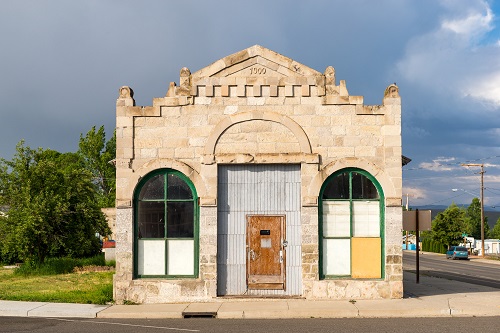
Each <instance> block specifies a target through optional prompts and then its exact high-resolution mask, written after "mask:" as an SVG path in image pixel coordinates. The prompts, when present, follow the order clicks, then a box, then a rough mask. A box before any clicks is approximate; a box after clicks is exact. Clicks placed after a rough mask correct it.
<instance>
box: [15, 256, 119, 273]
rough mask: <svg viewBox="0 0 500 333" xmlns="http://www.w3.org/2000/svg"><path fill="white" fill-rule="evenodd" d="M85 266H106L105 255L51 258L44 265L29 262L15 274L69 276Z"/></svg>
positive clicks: (17, 269)
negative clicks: (68, 274)
mask: <svg viewBox="0 0 500 333" xmlns="http://www.w3.org/2000/svg"><path fill="white" fill-rule="evenodd" d="M84 266H106V261H105V259H104V254H99V255H97V256H94V257H90V258H82V259H75V258H66V257H65V258H49V259H47V260H45V262H44V263H43V264H39V263H37V262H36V261H28V262H25V263H24V264H22V265H21V266H20V267H19V268H16V270H15V271H14V274H16V275H22V276H37V275H57V274H67V273H71V272H73V270H74V269H75V267H84ZM108 266H109V265H108Z"/></svg>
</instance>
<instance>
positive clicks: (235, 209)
mask: <svg viewBox="0 0 500 333" xmlns="http://www.w3.org/2000/svg"><path fill="white" fill-rule="evenodd" d="M300 188H301V186H300V165H291V164H286V165H284V164H283V165H281V164H280V165H277V164H276V165H275V164H256V165H222V166H219V170H218V213H217V219H218V229H217V239H218V240H217V242H218V243H217V244H218V245H217V246H218V258H217V259H218V261H217V270H218V271H217V273H218V274H217V275H218V282H217V286H218V289H217V292H218V294H219V295H244V294H248V295H300V294H302V266H301V246H300V244H301V227H300V202H301V200H300ZM247 214H277V215H283V214H284V215H285V216H286V239H287V241H288V247H287V249H286V251H287V252H286V291H283V290H247V285H246V258H245V253H246V251H245V249H246V230H245V229H246V215H247Z"/></svg>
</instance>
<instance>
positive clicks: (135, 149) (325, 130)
mask: <svg viewBox="0 0 500 333" xmlns="http://www.w3.org/2000/svg"><path fill="white" fill-rule="evenodd" d="M381 97H382V98H383V100H382V105H375V106H367V105H364V104H363V97H362V96H350V95H349V94H348V91H347V88H346V83H345V82H344V81H340V82H339V84H337V83H336V78H335V70H334V69H333V68H332V67H328V68H327V69H326V70H325V72H324V73H320V72H317V71H315V70H313V69H311V68H308V67H306V66H304V65H302V64H300V63H298V62H295V61H294V60H292V59H289V58H287V57H285V56H282V55H280V54H278V53H275V52H273V51H271V50H268V49H266V48H263V47H261V46H258V45H256V46H253V47H250V48H248V49H246V50H243V51H241V52H238V53H235V54H233V55H230V56H227V57H225V58H223V59H220V60H218V61H216V62H214V63H213V64H211V65H209V66H208V67H206V68H203V69H201V70H199V71H197V72H195V73H191V72H190V70H189V69H187V68H182V69H181V71H180V79H179V85H176V84H175V83H173V82H172V83H170V86H169V87H168V91H167V93H166V95H165V96H164V97H160V98H154V99H153V105H152V106H136V105H135V102H134V99H133V91H132V90H131V89H130V88H129V87H126V86H125V87H122V88H120V90H119V97H118V99H117V102H116V146H117V149H116V177H117V179H116V181H117V182H116V184H117V189H116V191H117V193H116V198H117V199H116V230H115V240H116V244H117V245H116V264H117V267H116V274H115V277H114V297H115V300H116V302H117V303H123V302H124V301H133V302H136V303H161V302H177V301H203V300H209V299H212V298H214V297H217V202H218V198H217V195H218V192H217V170H218V169H217V166H218V165H219V164H232V163H237V164H254V163H255V164H284V163H294V164H300V165H301V206H302V207H301V212H300V214H301V237H302V240H301V246H302V255H301V262H302V294H301V295H300V296H303V297H305V298H308V299H322V298H339V299H356V298H359V299H362V298H365V299H367V298H369V299H373V298H400V297H402V295H403V284H402V278H403V272H402V250H401V228H402V226H401V220H402V213H401V197H402V170H401V165H402V164H401V163H402V162H401V156H402V155H401V154H402V147H401V99H400V96H399V92H398V87H397V86H396V85H394V84H391V85H390V86H389V87H387V89H386V90H385V92H383V93H382V92H381ZM353 167H354V168H359V169H362V170H365V171H367V172H369V173H370V174H371V175H373V177H375V178H376V179H377V181H378V183H379V184H380V186H381V188H382V189H383V192H384V199H385V202H384V219H385V221H384V228H385V230H383V234H384V242H385V243H384V256H383V260H384V261H385V265H384V275H383V277H382V278H381V279H372V280H354V279H331V280H328V279H325V280H321V279H320V278H319V274H318V265H319V251H320V250H319V236H318V214H319V212H318V195H319V192H320V189H321V186H322V184H323V183H324V181H325V179H326V178H327V177H328V176H329V175H331V174H332V173H334V172H335V171H338V170H340V169H343V168H353ZM160 168H171V169H175V170H178V171H180V172H182V173H183V174H184V175H186V176H187V177H188V178H189V179H190V180H191V181H192V183H193V184H194V186H195V187H196V191H197V193H198V196H199V199H200V200H199V205H200V216H199V225H200V229H199V230H200V231H199V239H200V241H199V244H200V246H199V274H198V277H197V278H192V279H154V278H148V279H136V278H134V274H133V270H134V264H133V259H134V257H133V256H134V253H133V248H134V247H133V242H134V238H133V237H134V229H133V225H134V211H133V196H134V190H135V188H136V185H137V184H138V181H139V180H140V179H141V178H142V177H144V176H145V175H147V174H148V173H149V172H151V171H153V170H157V169H160Z"/></svg>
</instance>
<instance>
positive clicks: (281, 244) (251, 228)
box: [247, 215, 286, 290]
mask: <svg viewBox="0 0 500 333" xmlns="http://www.w3.org/2000/svg"><path fill="white" fill-rule="evenodd" d="M285 249H286V240H285V216H282V215H278V216H277V215H247V286H248V289H281V290H285V267H286V265H285V260H286V255H285Z"/></svg>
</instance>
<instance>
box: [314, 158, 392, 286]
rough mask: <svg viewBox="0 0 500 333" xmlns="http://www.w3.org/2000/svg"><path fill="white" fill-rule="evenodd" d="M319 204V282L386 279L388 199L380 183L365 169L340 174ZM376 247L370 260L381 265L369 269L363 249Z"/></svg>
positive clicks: (333, 177) (326, 187)
mask: <svg viewBox="0 0 500 333" xmlns="http://www.w3.org/2000/svg"><path fill="white" fill-rule="evenodd" d="M319 200H320V203H319V207H318V212H319V217H318V220H319V226H318V234H319V278H320V279H321V280H323V279H357V278H363V279H382V278H384V275H385V271H384V270H385V268H384V262H385V259H384V258H385V253H384V229H385V228H384V220H385V218H384V195H383V191H382V187H381V186H380V184H379V183H378V182H377V180H376V179H375V178H374V177H373V176H372V175H371V174H370V173H368V172H366V171H364V170H362V169H358V168H345V169H342V170H338V171H337V172H335V173H333V174H332V175H330V176H329V177H328V178H327V179H326V180H325V182H324V183H323V185H322V187H321V190H320V194H319ZM353 244H354V245H353ZM372 244H376V247H377V248H376V249H374V250H375V251H373V252H372V253H366V254H367V257H370V256H372V259H375V261H376V262H378V261H380V265H377V264H375V266H376V267H375V268H373V267H369V268H366V267H363V266H370V263H367V262H366V261H363V260H364V259H363V255H364V254H363V252H362V251H364V250H363V246H365V248H366V247H367V246H368V248H369V247H370V246H373V245H372ZM374 253H375V254H374ZM374 255H375V258H373V256H374ZM360 258H361V259H360ZM371 264H372V265H373V261H372V263H371ZM366 269H368V271H369V272H368V273H367V272H366ZM373 270H375V271H377V272H376V273H372V271H373ZM353 272H354V273H353Z"/></svg>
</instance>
